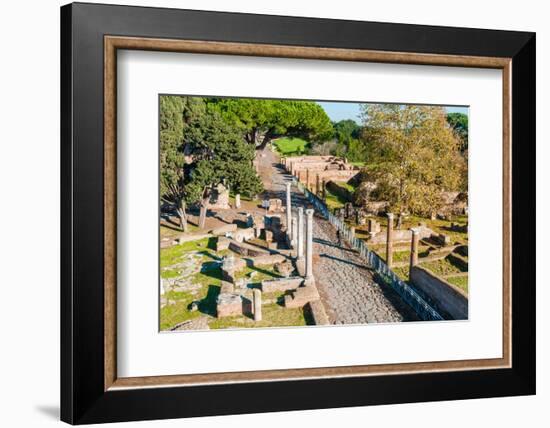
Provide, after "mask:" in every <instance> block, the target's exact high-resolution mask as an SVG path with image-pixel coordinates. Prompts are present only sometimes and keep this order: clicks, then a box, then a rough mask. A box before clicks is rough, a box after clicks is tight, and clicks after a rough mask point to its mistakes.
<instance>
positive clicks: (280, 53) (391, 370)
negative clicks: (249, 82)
mask: <svg viewBox="0 0 550 428" xmlns="http://www.w3.org/2000/svg"><path fill="white" fill-rule="evenodd" d="M118 49H132V50H149V51H170V52H185V53H201V54H219V55H248V56H263V57H284V58H301V59H323V60H338V61H361V62H379V63H397V64H422V65H439V66H456V67H477V68H493V69H501V70H502V77H503V78H502V81H503V88H502V90H503V116H502V117H503V159H502V162H503V324H502V335H503V349H502V355H503V356H502V358H496V359H476V360H462V361H441V362H423V363H406V364H381V365H362V366H346V367H325V368H308V369H285V370H266V371H250V372H231V373H215V374H214V373H210V374H207V373H205V374H193V375H173V376H150V377H133V378H118V377H117V374H116V373H117V368H116V189H117V182H116V177H117V171H116V129H117V127H116V120H117V119H116V79H117V77H116V76H117V75H116V67H117V65H116V61H117V57H116V54H117V50H118ZM511 79H512V60H511V58H502V57H481V56H460V55H436V54H418V53H405V52H383V51H370V50H359V49H335V48H320V47H300V46H285V45H268V44H255V43H254V44H253V43H232V42H212V41H197V40H171V39H155V38H141V37H120V36H105V37H104V91H105V92H104V204H105V205H104V216H105V219H104V281H105V283H104V291H105V293H104V323H105V337H104V351H105V358H104V390H105V391H107V390H114V389H129V388H155V387H167V386H175V385H178V386H194V385H205V384H223V383H242V382H260V381H273V380H298V379H309V378H339V377H361V376H371V375H381V374H387V375H395V374H409V373H422V372H444V371H461V370H472V369H476V370H479V369H497V368H509V367H511V362H512V353H511V348H512V315H511V313H512V312H511V307H512V306H511V305H512V302H511V295H512V290H511V287H512V253H511V249H512V246H511V244H512V242H511V240H512V233H511V224H512V223H511V221H512V203H511V195H512V193H511V192H512V170H511V168H512V164H511V138H512V137H511V136H512V130H511V123H512V122H511V113H512V98H511V97H512V88H511Z"/></svg>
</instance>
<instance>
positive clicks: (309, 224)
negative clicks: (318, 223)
mask: <svg viewBox="0 0 550 428" xmlns="http://www.w3.org/2000/svg"><path fill="white" fill-rule="evenodd" d="M313 212H314V211H313V210H312V209H307V210H306V278H313Z"/></svg>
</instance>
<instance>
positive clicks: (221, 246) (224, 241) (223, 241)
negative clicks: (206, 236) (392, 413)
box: [216, 236, 231, 251]
mask: <svg viewBox="0 0 550 428" xmlns="http://www.w3.org/2000/svg"><path fill="white" fill-rule="evenodd" d="M230 242H231V240H230V239H229V238H226V237H225V236H218V240H217V242H216V251H223V250H227V249H228V248H229V243H230Z"/></svg>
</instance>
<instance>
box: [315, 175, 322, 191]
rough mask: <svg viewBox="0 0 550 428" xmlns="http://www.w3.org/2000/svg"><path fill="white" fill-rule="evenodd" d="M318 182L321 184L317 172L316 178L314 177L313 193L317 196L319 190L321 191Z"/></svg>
mask: <svg viewBox="0 0 550 428" xmlns="http://www.w3.org/2000/svg"><path fill="white" fill-rule="evenodd" d="M320 184H321V179H320V178H319V174H317V179H316V182H315V194H316V195H317V196H319V192H320V191H321V189H320Z"/></svg>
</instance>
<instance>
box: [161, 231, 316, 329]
mask: <svg viewBox="0 0 550 428" xmlns="http://www.w3.org/2000/svg"><path fill="white" fill-rule="evenodd" d="M214 248H215V238H206V239H201V240H198V241H191V242H186V243H183V244H181V245H175V246H172V247H170V248H163V249H161V251H160V265H161V276H162V278H163V279H176V278H177V279H179V280H181V281H182V283H183V284H185V283H187V284H192V287H189V289H188V290H187V289H186V290H185V291H174V290H171V291H169V292H167V293H166V294H165V295H164V296H163V297H164V298H166V299H167V300H169V301H171V303H172V304H169V305H166V306H164V307H163V308H161V311H160V329H161V330H164V331H166V330H170V329H172V328H174V327H175V326H176V325H177V324H180V323H182V322H185V321H189V320H192V319H194V318H197V317H200V316H206V317H208V319H209V321H208V322H209V326H210V328H250V327H274V326H277V327H281V326H301V325H306V319H305V318H304V313H303V311H302V309H287V308H284V307H282V306H281V305H280V304H279V303H276V302H278V301H280V299H281V296H282V294H281V293H265V294H264V295H263V296H262V297H263V299H264V301H265V302H267V303H266V304H264V305H263V306H262V311H263V321H261V322H254V321H253V320H252V319H251V318H249V317H247V316H244V315H243V316H236V317H228V318H222V319H218V318H215V316H216V299H217V297H218V295H219V293H220V289H221V279H222V272H221V268H220V265H219V263H216V261H217V260H219V259H220V258H221V257H222V256H223V255H225V254H227V253H229V250H224V251H220V252H216V251H215V250H214ZM190 257H194V258H195V259H196V263H197V269H191V270H190V269H189V268H186V267H184V266H182V263H183V262H185V260H186V259H189V258H190ZM199 264H200V272H197V270H198V266H199ZM252 272H256V273H255V275H254V276H253V277H252V278H250V273H252ZM236 276H237V278H244V277H247V278H249V279H248V281H249V285H248V286H249V288H253V287H258V286H259V285H260V283H261V281H263V280H265V279H271V278H277V277H279V275H278V274H277V273H276V272H274V270H273V268H272V267H271V266H260V267H246V268H244V269H242V270H241V271H240V272H238V273H237V275H236ZM245 294H246V295H247V297H248V298H250V299H251V297H252V296H251V290H248V291H246V292H245ZM248 294H250V296H248ZM193 301H196V302H198V306H199V309H198V310H197V311H194V312H191V311H190V310H189V305H190V304H191V303H192V302H193ZM269 302H271V303H269Z"/></svg>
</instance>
